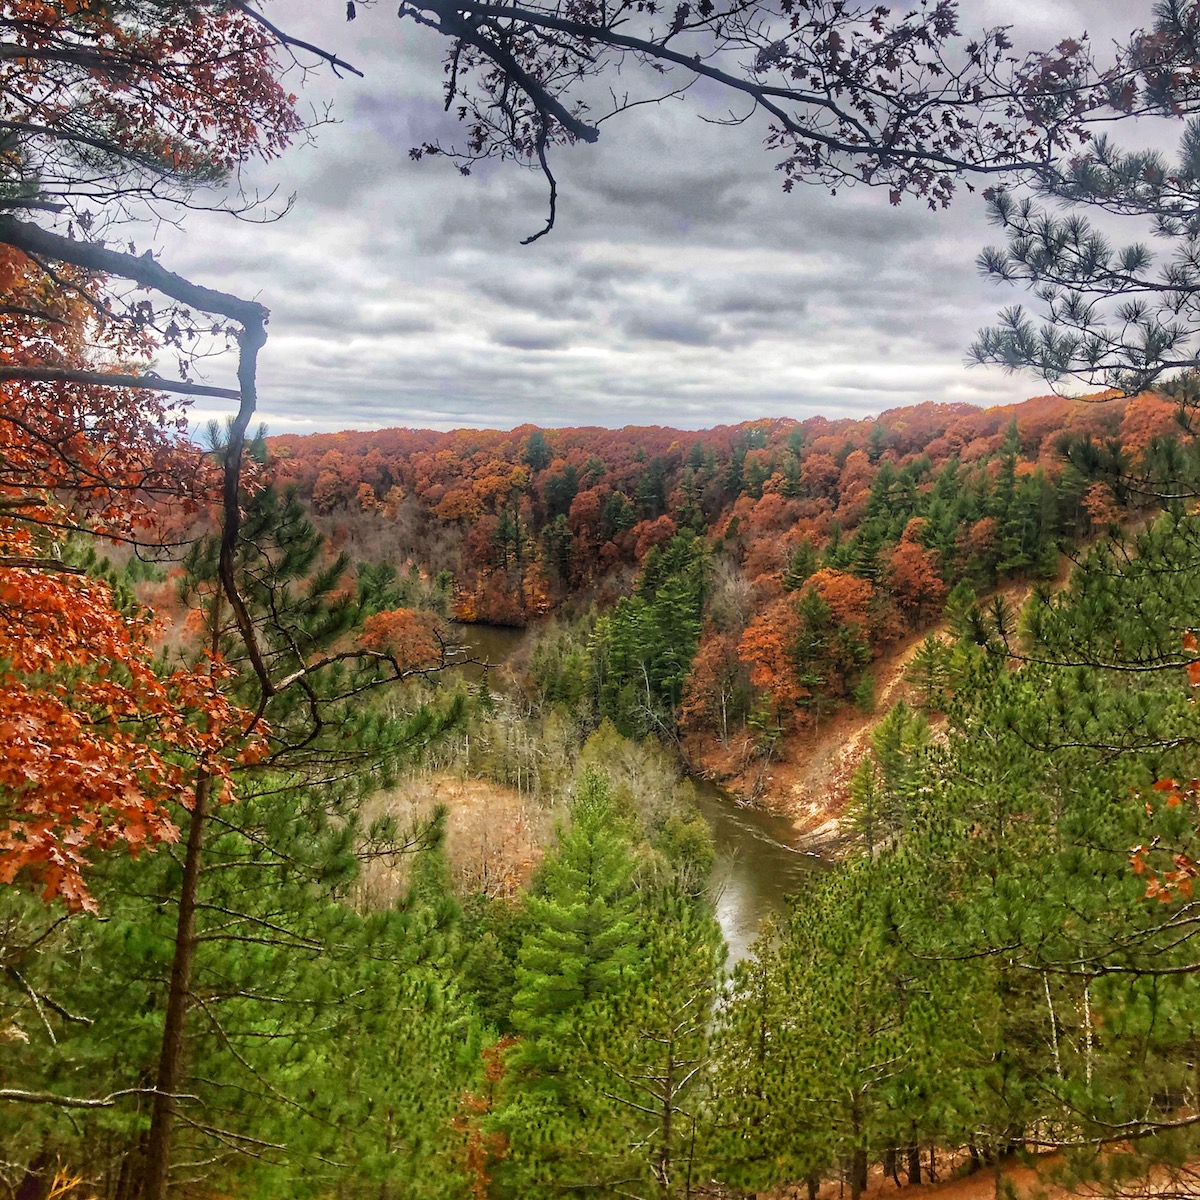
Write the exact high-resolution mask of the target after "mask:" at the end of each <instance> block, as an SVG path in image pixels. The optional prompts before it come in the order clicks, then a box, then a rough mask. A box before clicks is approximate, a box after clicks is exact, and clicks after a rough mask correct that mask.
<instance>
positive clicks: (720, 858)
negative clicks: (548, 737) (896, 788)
mask: <svg viewBox="0 0 1200 1200" xmlns="http://www.w3.org/2000/svg"><path fill="white" fill-rule="evenodd" d="M451 631H452V636H453V637H454V639H455V641H456V642H459V643H460V644H461V645H462V647H463V649H464V651H465V654H466V656H467V657H469V658H474V659H479V660H482V661H486V662H488V663H490V664H491V665H492V666H493V667H495V666H499V665H500V664H502V663H503V662H505V661H506V660H507V659H508V658H509V657H511V656H512V655H513V654H515V653H516V651H517V649H518V648H519V647H520V645H521V643H522V642H523V641H524V640H525V638H526V637H527V636H529V630H526V629H509V628H504V627H501V626H496V625H458V624H455V625H453V626H451ZM461 670H462V671H463V672H464V673H465V674H466V676H467V678H469V679H470V680H471V681H472V682H477V681H478V680H479V679H481V678H482V677H483V668H482V667H479V666H475V665H466V666H464V667H462V668H461ZM692 783H693V785H694V786H695V789H696V806H697V808H699V810H700V813H701V815H702V816H703V817H704V819H705V820H706V821H707V822H708V825H709V828H710V829H711V830H712V835H713V842H714V845H715V847H716V851H717V864H716V868H715V869H714V871H713V882H712V888H713V898H714V900H715V902H716V910H717V921H718V922H719V923H720V926H721V932H722V933H723V934H724V935H725V941H726V943H727V945H728V946H729V959H728V965H729V966H730V967H732V966H733V964H734V963H736V962H739V961H740V960H741V959H743V958H748V957H749V955H750V947H751V945H752V944H753V942H754V939H755V938H756V937H757V936H758V931H759V928H760V926H761V925H762V922H763V920H764V919H765V918H766V917H768V916H771V915H772V914H775V913H782V912H783V910H784V908H785V897H787V896H789V895H793V894H795V893H797V892H800V891H801V890H803V889H804V888H805V887H807V886H808V884H809V881H810V879H811V877H812V873H813V872H814V871H818V870H820V869H821V867H822V865H823V864H822V861H821V860H820V859H819V858H817V857H815V856H814V855H811V854H807V853H805V852H804V851H801V850H798V849H796V831H795V830H794V829H793V828H792V823H791V822H790V821H789V820H788V819H787V818H786V817H781V816H778V815H776V814H774V813H769V812H763V811H761V810H759V809H756V808H743V807H742V806H741V805H739V804H738V803H737V802H736V801H735V800H733V799H732V798H731V797H730V796H728V795H726V794H725V793H724V792H722V791H721V790H720V788H718V787H715V786H714V785H713V784H711V783H708V782H707V781H705V780H703V779H693V780H692Z"/></svg>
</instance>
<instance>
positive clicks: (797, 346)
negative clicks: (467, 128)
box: [160, 0, 1146, 432]
mask: <svg viewBox="0 0 1200 1200" xmlns="http://www.w3.org/2000/svg"><path fill="white" fill-rule="evenodd" d="M1000 7H1001V6H1000V5H998V4H996V3H991V4H990V11H989V5H988V4H984V5H982V6H979V5H976V6H975V11H976V15H975V20H976V21H979V22H983V23H986V22H989V21H994V20H996V19H997V18H998V17H1002V19H1005V20H1009V21H1013V22H1016V23H1019V22H1020V18H1021V16H1022V13H1021V10H1022V8H1024V9H1026V10H1027V13H1026V15H1027V16H1028V17H1029V20H1030V21H1031V22H1032V27H1031V28H1032V34H1033V36H1036V37H1039V38H1042V39H1045V38H1054V37H1057V36H1063V35H1065V34H1067V33H1069V32H1071V31H1072V30H1075V31H1078V30H1080V29H1082V28H1084V27H1085V25H1086V24H1087V22H1085V21H1084V20H1083V19H1082V18H1081V16H1080V14H1079V13H1078V11H1073V10H1072V9H1071V8H1070V7H1068V6H1065V5H1063V6H1059V8H1058V9H1057V11H1056V12H1055V14H1054V15H1053V18H1050V17H1048V16H1047V14H1046V12H1045V6H1044V5H1041V4H1023V5H1022V4H1014V3H1007V4H1005V5H1004V6H1003V13H1002V14H1001V13H1000V12H999V11H998V10H999V9H1000ZM1113 7H1114V15H1113V16H1112V17H1110V25H1112V22H1113V21H1114V20H1115V22H1116V25H1115V26H1113V28H1114V29H1116V28H1123V27H1124V26H1125V25H1126V24H1134V23H1137V21H1138V20H1139V19H1140V20H1142V21H1144V20H1145V19H1146V18H1145V17H1144V16H1141V17H1140V18H1139V17H1138V16H1134V17H1130V15H1129V14H1128V13H1124V12H1122V13H1116V12H1115V5H1114V6H1113ZM1121 7H1122V9H1123V8H1124V6H1123V5H1122V6H1121ZM1088 11H1089V21H1090V22H1091V24H1092V26H1093V29H1092V32H1093V33H1095V32H1096V29H1095V23H1096V18H1097V10H1096V8H1095V7H1094V6H1089V10H1088ZM339 12H340V10H339V7H338V6H337V5H336V4H326V3H325V2H324V0H322V2H321V3H320V4H319V5H318V4H313V3H302V2H301V0H281V2H279V3H276V4H274V5H272V10H271V16H272V19H273V20H275V21H276V22H278V23H279V24H281V25H283V26H284V27H285V28H289V29H293V30H295V31H296V32H297V33H300V34H302V35H304V36H308V37H311V38H313V39H314V40H316V41H319V42H320V43H321V44H323V45H326V46H328V47H329V48H330V49H334V50H336V51H338V52H339V53H340V54H342V55H343V56H344V57H346V58H348V59H349V60H350V61H352V62H354V63H355V64H356V65H358V66H360V67H362V68H363V69H364V70H365V72H366V75H367V79H366V80H365V81H361V80H349V79H348V80H344V81H336V80H333V79H331V78H329V77H327V76H322V75H317V76H314V77H313V78H312V79H311V80H310V83H309V85H308V87H307V89H306V91H305V93H304V98H305V100H306V101H309V102H311V103H313V104H314V105H315V106H317V108H319V107H320V106H321V105H322V104H323V103H324V101H325V100H326V99H331V100H332V101H333V102H334V104H335V109H336V113H335V115H336V116H337V117H338V118H339V121H340V123H339V124H336V125H329V126H326V127H324V128H321V129H318V130H317V131H316V141H315V144H314V145H306V146H301V147H297V148H296V149H294V150H293V151H291V152H290V153H289V154H288V155H286V156H285V158H284V159H282V160H281V161H280V162H277V163H273V164H269V165H268V166H267V167H265V168H263V169H262V170H261V171H260V172H259V173H258V175H257V176H256V177H254V178H252V179H248V180H247V182H248V183H249V184H250V185H252V186H257V187H260V188H270V187H276V188H278V192H277V194H278V195H281V196H282V195H287V194H289V193H295V196H296V200H295V204H294V206H293V208H292V210H291V212H290V213H288V214H287V215H286V216H285V217H284V218H283V219H281V220H279V221H277V222H275V223H271V224H266V225H247V224H245V223H239V222H236V221H233V220H232V219H230V218H228V217H219V216H216V215H209V216H196V217H194V218H189V222H188V229H187V233H186V235H180V234H178V233H176V232H175V231H173V230H169V231H167V233H165V234H164V235H163V236H162V237H161V239H160V243H161V253H162V255H163V257H164V261H165V262H167V263H169V264H170V265H171V266H172V267H175V268H177V269H181V270H183V271H184V272H186V273H189V274H190V275H191V276H192V277H194V278H196V279H198V280H202V281H204V282H207V283H212V284H215V285H218V286H221V287H224V288H228V289H233V290H237V291H240V292H241V293H242V294H245V295H253V296H256V297H258V298H259V299H261V300H263V301H264V302H265V303H267V304H268V305H269V306H270V307H271V309H272V322H271V339H270V342H269V344H268V347H267V349H266V351H265V352H264V354H263V357H262V360H261V368H260V384H261V397H262V398H261V405H260V407H261V408H262V410H263V415H264V417H265V418H266V420H267V421H268V423H269V425H270V427H271V428H272V429H273V430H275V431H276V432H286V431H302V430H305V429H312V430H328V429H340V428H359V429H366V428H378V427H384V426H393V425H407V426H432V427H435V428H453V427H456V426H463V425H476V426H496V427H510V426H513V425H517V424H521V423H523V422H527V421H528V422H533V423H536V424H539V425H545V426H554V425H572V424H605V425H613V426H618V425H623V424H627V423H636V424H670V425H677V426H683V427H687V428H699V427H703V426H709V425H713V424H719V423H726V422H732V421H738V420H744V419H748V418H752V417H760V416H785V415H786V416H794V417H800V418H802V417H805V416H810V415H812V414H814V413H822V414H824V415H827V416H831V417H834V416H843V415H853V416H862V415H865V414H868V413H873V412H879V411H882V410H884V409H887V408H892V407H895V406H897V405H903V404H911V403H916V402H919V401H922V400H938V401H951V400H965V401H969V402H972V403H976V404H991V403H1001V402H1006V401H1009V400H1014V399H1019V398H1022V397H1024V396H1027V395H1030V394H1033V393H1035V392H1037V391H1039V390H1044V387H1043V386H1041V385H1039V381H1038V380H1036V379H1033V378H1030V377H1025V378H1013V377H1007V376H1005V375H1003V374H1002V373H1001V372H999V371H997V370H993V369H982V368H972V369H968V368H967V367H966V366H965V365H964V362H963V355H964V351H965V348H966V346H967V344H968V343H969V341H970V339H971V337H972V335H973V333H974V331H975V330H976V329H977V328H978V327H979V326H980V325H982V324H984V323H986V322H988V321H989V320H991V319H992V317H993V316H994V314H995V312H996V310H997V308H998V307H1000V306H1003V305H1007V304H1011V303H1014V302H1015V301H1016V300H1017V299H1019V297H1018V296H1017V295H1016V294H1015V293H1011V292H1005V291H1003V290H998V289H996V288H995V287H993V286H992V285H990V284H988V283H986V282H985V281H983V280H981V279H979V278H978V276H977V274H976V271H975V268H974V265H973V264H974V258H975V255H976V254H977V253H978V251H979V250H980V248H981V247H982V246H983V245H984V244H985V243H986V242H987V241H989V240H994V239H993V238H992V237H991V236H990V235H991V231H990V230H989V229H988V228H987V226H986V223H985V221H984V214H983V205H982V203H981V202H980V201H979V200H978V198H977V197H971V196H968V195H966V194H965V193H964V194H963V195H962V197H961V199H960V201H959V202H958V203H957V204H956V205H955V207H954V208H953V209H952V210H951V211H950V212H948V213H931V212H929V211H927V210H923V209H922V208H921V207H920V205H919V203H918V202H916V201H906V202H905V203H904V204H902V205H901V206H900V207H899V208H892V207H890V206H889V205H888V203H887V196H886V194H884V193H876V192H872V191H869V190H867V189H858V190H850V191H845V192H842V193H841V194H839V195H837V196H836V197H833V196H829V195H828V194H826V193H824V192H822V191H821V190H819V189H816V188H798V189H797V190H796V191H795V192H793V193H792V194H791V195H785V194H784V193H783V192H782V190H781V189H780V187H779V183H780V180H779V176H778V175H777V174H776V173H775V172H774V171H773V169H772V167H773V162H772V160H771V158H770V156H769V155H768V154H767V153H766V152H764V151H763V149H762V148H761V141H760V139H761V133H762V129H761V127H755V126H753V125H744V126H741V127H737V128H728V127H721V126H716V125H712V124H706V123H704V122H703V121H700V120H698V119H697V117H696V115H695V111H694V105H692V106H689V104H688V103H687V102H686V101H682V102H671V103H667V104H664V105H662V106H659V107H656V108H643V109H638V110H635V111H633V112H630V113H628V114H626V115H625V116H624V117H623V118H621V119H618V120H614V121H612V122H610V123H607V124H605V125H604V126H603V136H602V137H601V140H600V142H599V143H598V144H597V145H596V146H593V147H582V146H581V147H576V148H571V149H567V150H564V151H561V152H560V153H559V155H558V158H557V163H556V167H557V173H558V175H559V177H560V181H561V191H560V202H559V221H558V226H557V228H556V230H555V232H554V233H553V234H552V235H550V236H549V237H547V238H544V239H542V240H541V241H539V242H537V243H535V244H534V245H532V246H526V247H522V246H521V245H520V244H519V243H520V240H521V238H523V237H525V236H528V235H529V234H530V233H532V232H535V231H536V230H537V229H538V228H539V227H540V226H541V224H542V222H543V220H544V216H545V205H546V195H545V188H544V184H543V182H542V180H541V177H540V176H538V175H536V174H533V173H530V172H526V171H523V170H521V169H519V168H515V167H501V168H498V169H493V168H486V169H483V170H480V171H478V172H477V173H475V174H474V175H472V176H471V177H470V178H462V177H461V176H459V175H458V173H457V172H456V171H455V170H454V168H453V167H452V166H451V165H450V164H449V163H447V162H445V161H440V160H438V159H433V160H429V161H426V162H423V163H413V162H411V161H410V159H409V155H408V150H409V148H410V147H411V146H413V145H415V144H417V143H418V142H421V141H423V140H426V139H428V138H430V137H436V136H439V135H442V136H451V137H452V136H453V133H454V129H453V126H452V124H451V125H448V118H447V117H446V116H445V115H444V114H443V113H442V112H441V107H440V103H439V97H440V87H441V65H440V55H441V53H442V51H443V49H444V47H443V45H442V44H441V42H440V40H439V39H438V38H436V37H435V36H434V35H432V34H430V33H428V32H423V31H420V30H415V29H413V28H412V27H411V26H410V25H407V24H405V25H402V24H401V23H400V22H398V21H396V20H395V18H394V17H393V16H392V15H391V14H390V13H388V12H384V11H382V10H375V11H370V12H367V13H366V14H364V16H363V17H362V18H360V20H358V21H356V22H354V23H353V24H350V25H347V24H345V23H344V22H341V21H339V20H338V19H337V18H338V15H339ZM1100 15H1103V13H1101V14H1100ZM220 370H221V369H220V368H218V369H217V371H216V375H215V376H214V377H216V376H217V375H220ZM197 415H198V416H201V417H203V416H208V415H218V414H217V412H216V411H215V410H214V411H213V412H212V413H210V412H209V411H208V410H204V411H203V412H199V411H198V414H197Z"/></svg>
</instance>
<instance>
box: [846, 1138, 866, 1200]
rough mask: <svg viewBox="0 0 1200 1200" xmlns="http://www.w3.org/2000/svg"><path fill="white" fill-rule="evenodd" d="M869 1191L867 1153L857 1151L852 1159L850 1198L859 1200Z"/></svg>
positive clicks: (860, 1150)
mask: <svg viewBox="0 0 1200 1200" xmlns="http://www.w3.org/2000/svg"><path fill="white" fill-rule="evenodd" d="M866 1190H867V1152H866V1151H865V1150H863V1149H858V1150H855V1151H854V1153H853V1154H852V1155H851V1157H850V1198H851V1200H858V1198H859V1196H861V1195H862V1194H863V1192H865V1191H866Z"/></svg>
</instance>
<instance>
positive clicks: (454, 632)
mask: <svg viewBox="0 0 1200 1200" xmlns="http://www.w3.org/2000/svg"><path fill="white" fill-rule="evenodd" d="M528 636H529V630H528V629H513V628H511V627H509V626H507V625H464V624H460V623H459V622H457V621H454V622H451V624H450V642H451V645H452V646H454V647H458V646H461V647H462V653H461V654H457V655H455V657H456V658H463V657H465V658H471V659H475V660H477V661H476V662H470V663H464V664H463V665H462V666H461V667H458V668H456V669H457V670H460V671H462V673H463V675H464V676H465V677H466V678H467V679H469V680H470V681H471V682H472V683H478V682H479V681H480V680H481V679H482V678H483V672H484V668H483V667H482V666H481V665H479V664H481V663H487V664H488V665H489V666H492V667H498V666H500V665H501V664H502V663H503V662H505V661H506V660H507V659H509V658H510V657H511V656H512V655H514V654H516V652H517V650H518V649H519V648H520V646H521V643H522V642H523V641H524V640H525V639H526V637H528ZM492 686H493V687H495V686H496V685H495V682H493V684H492Z"/></svg>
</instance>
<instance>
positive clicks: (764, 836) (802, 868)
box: [692, 779, 822, 967]
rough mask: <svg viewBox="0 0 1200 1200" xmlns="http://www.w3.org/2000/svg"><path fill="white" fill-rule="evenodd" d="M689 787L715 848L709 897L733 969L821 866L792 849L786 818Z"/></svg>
mask: <svg viewBox="0 0 1200 1200" xmlns="http://www.w3.org/2000/svg"><path fill="white" fill-rule="evenodd" d="M692 783H693V785H694V786H695V788H696V805H697V807H698V808H699V809H700V812H701V813H702V814H703V816H704V819H705V820H706V821H707V822H708V825H709V828H710V829H711V830H712V835H713V843H714V844H715V846H716V851H717V864H716V868H715V869H714V871H713V881H712V887H713V896H714V898H715V900H716V909H717V921H718V922H719V923H720V926H721V932H722V933H723V934H724V935H725V942H726V944H727V945H728V946H729V960H728V965H729V966H730V967H732V966H733V964H734V963H736V962H739V961H740V960H741V959H743V958H748V957H749V956H750V947H751V945H752V944H753V942H754V939H755V938H756V937H757V936H758V931H759V928H760V927H761V925H762V923H763V920H764V919H765V918H766V917H768V916H771V915H772V914H775V913H782V912H783V911H784V908H785V907H786V906H785V897H787V896H790V895H794V894H796V893H797V892H800V891H802V890H803V889H804V888H805V887H807V886H808V885H809V881H810V880H811V878H812V874H813V872H814V871H818V870H820V869H821V867H822V861H821V859H819V858H817V857H815V856H814V855H811V854H807V853H805V852H804V851H802V850H798V849H796V831H795V830H794V829H793V828H792V823H791V821H789V820H788V819H787V818H786V817H781V816H778V815H777V814H775V813H769V812H763V811H761V810H760V809H756V808H744V807H742V806H741V805H739V804H738V803H737V802H736V801H735V800H733V799H732V798H731V797H729V796H727V795H726V794H725V793H724V792H722V791H721V790H720V788H717V787H715V786H714V785H713V784H711V783H708V782H706V781H705V780H703V779H693V780H692Z"/></svg>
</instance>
